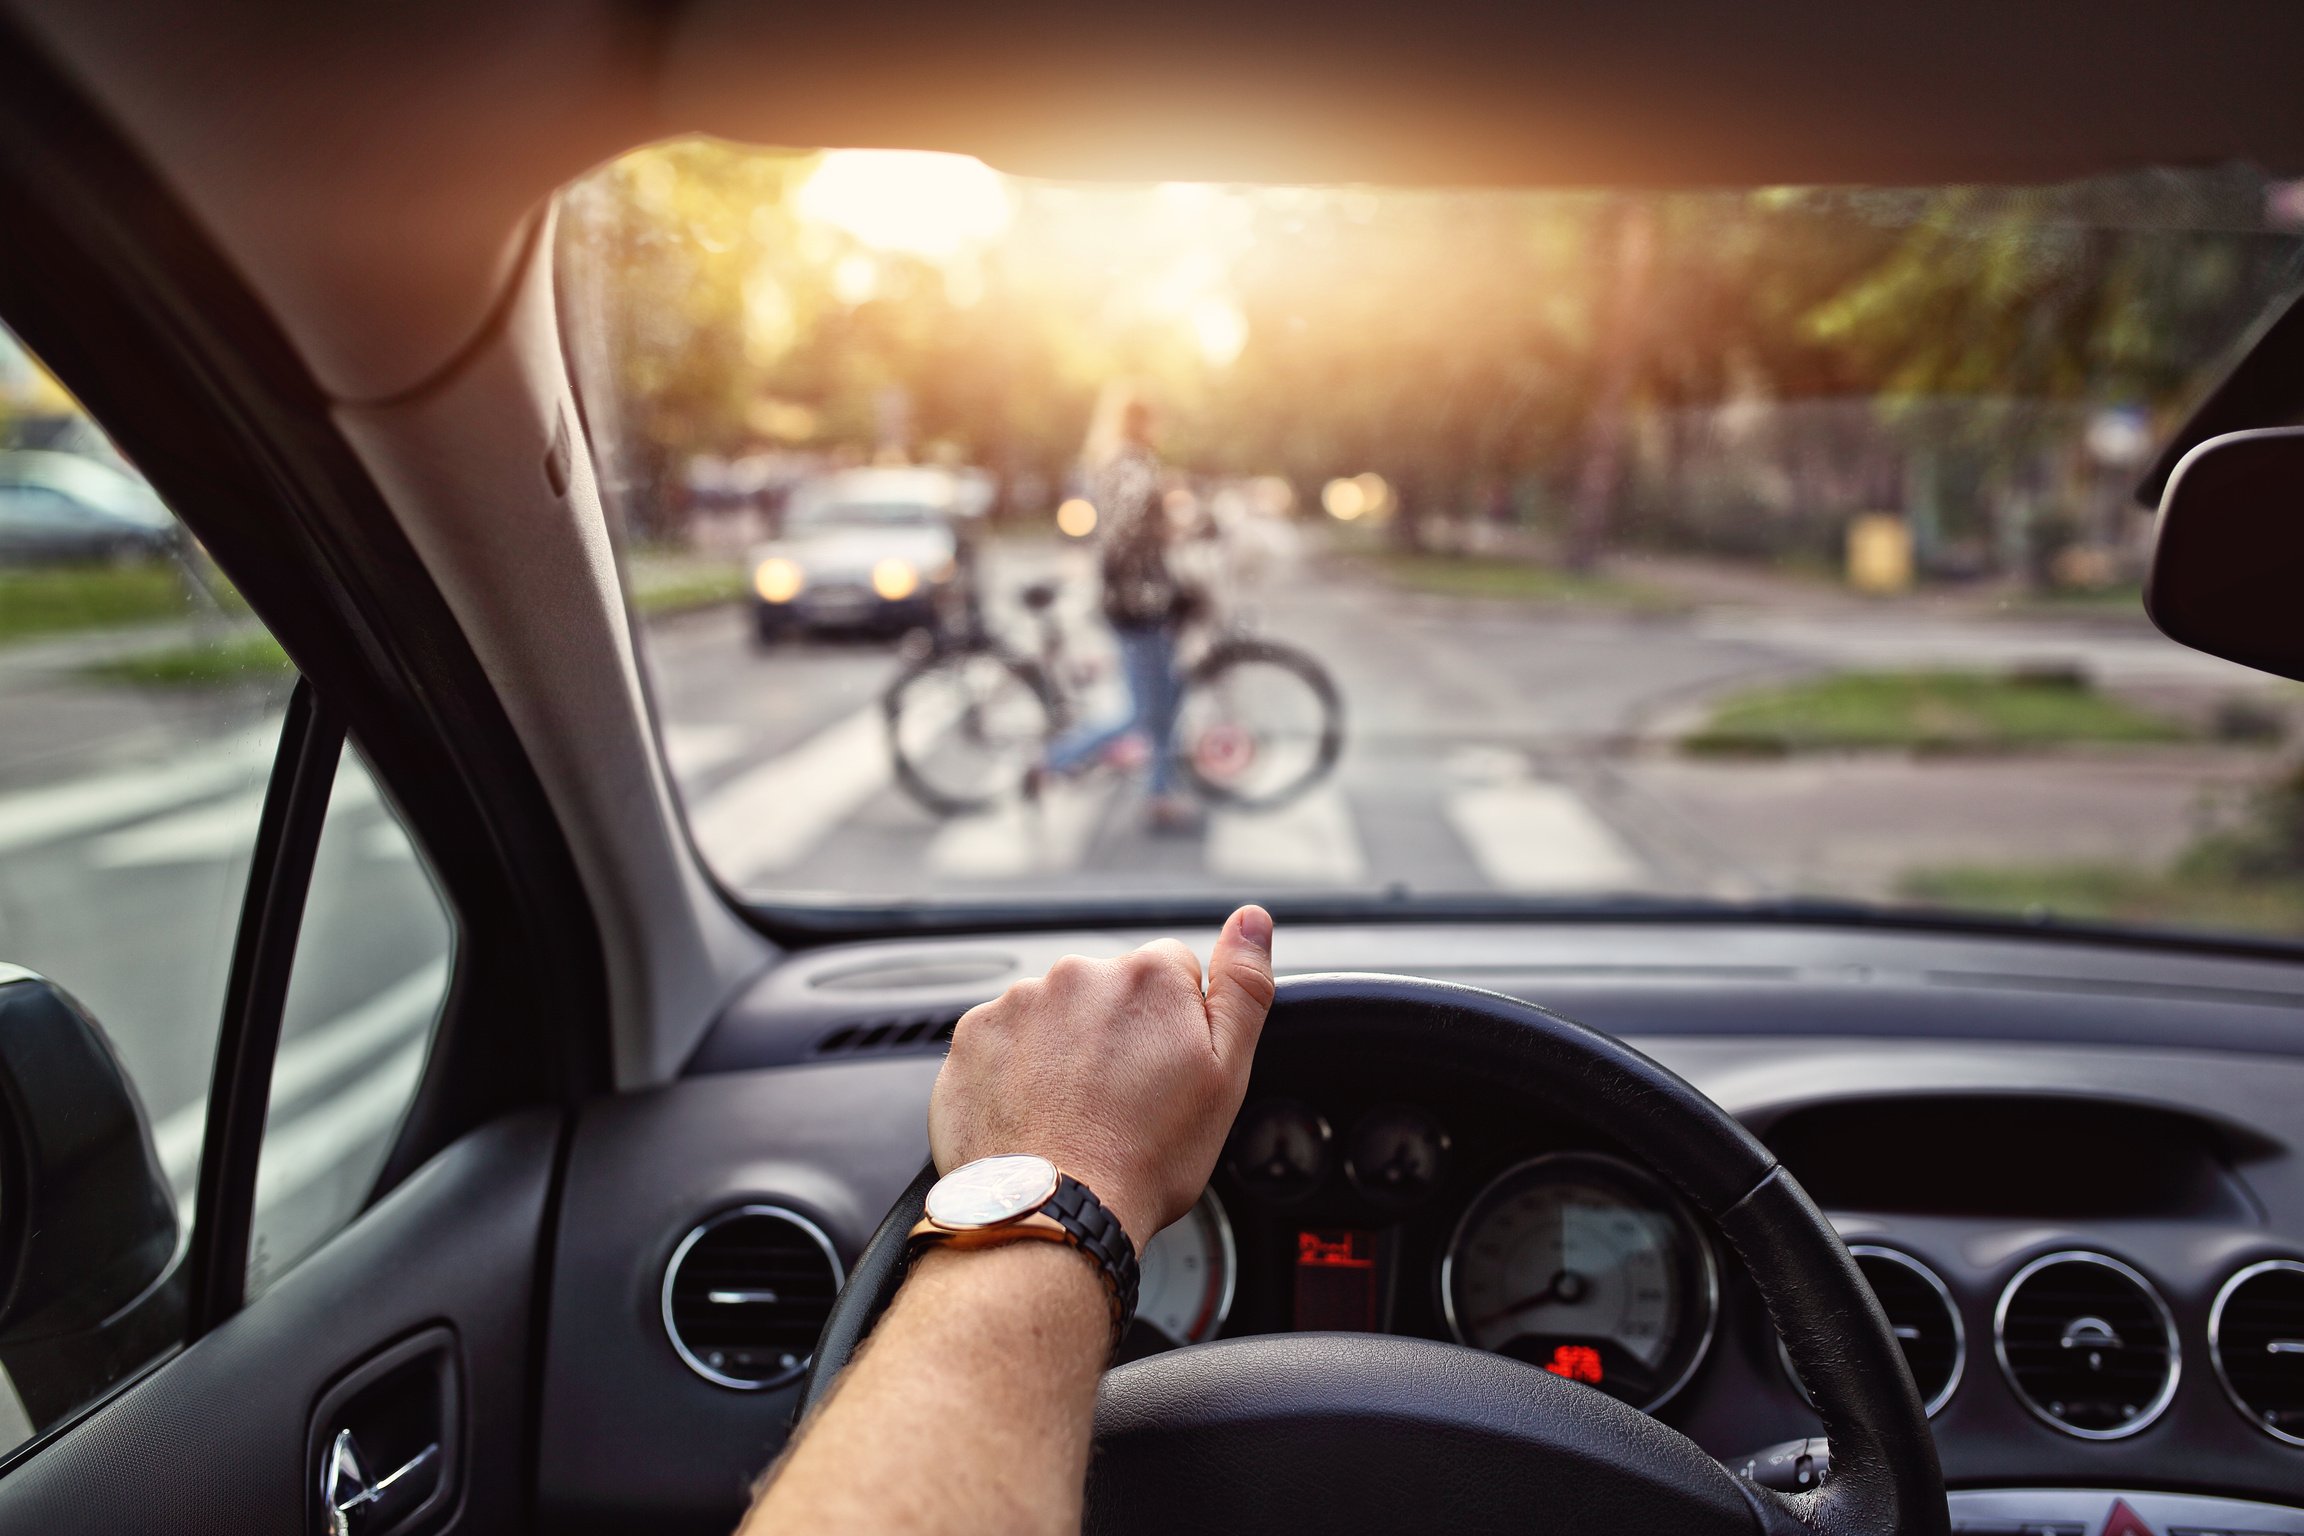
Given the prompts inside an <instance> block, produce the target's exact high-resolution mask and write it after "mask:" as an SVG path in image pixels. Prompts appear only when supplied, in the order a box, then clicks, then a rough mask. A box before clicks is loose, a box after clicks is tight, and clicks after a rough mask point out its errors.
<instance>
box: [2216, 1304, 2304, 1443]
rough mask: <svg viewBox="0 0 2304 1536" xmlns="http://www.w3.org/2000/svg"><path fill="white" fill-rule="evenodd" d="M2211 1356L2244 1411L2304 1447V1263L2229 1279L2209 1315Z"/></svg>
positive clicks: (2282, 1437) (2260, 1425) (2271, 1432)
mask: <svg viewBox="0 0 2304 1536" xmlns="http://www.w3.org/2000/svg"><path fill="white" fill-rule="evenodd" d="M2208 1352H2209V1355H2210V1357H2211V1358H2213V1359H2214V1360H2215V1362H2216V1374H2217V1375H2218V1376H2219V1377H2221V1378H2223V1382H2224V1390H2225V1391H2226V1392H2228V1393H2230V1394H2231V1397H2232V1401H2233V1402H2234V1403H2236V1404H2238V1405H2239V1408H2240V1411H2241V1412H2242V1413H2244V1414H2246V1415H2248V1417H2249V1418H2251V1419H2253V1420H2255V1422H2256V1425H2257V1427H2258V1428H2260V1429H2262V1430H2264V1431H2265V1433H2267V1434H2269V1435H2271V1436H2272V1437H2273V1438H2275V1439H2279V1440H2285V1441H2287V1442H2288V1443H2289V1444H2290V1445H2304V1264H2300V1263H2298V1262H2297V1261H2296V1260H2294V1259H2267V1260H2265V1261H2264V1262H2263V1263H2261V1264H2251V1265H2249V1266H2248V1267H2247V1268H2246V1269H2243V1270H2242V1271H2240V1273H2238V1274H2236V1275H2234V1276H2233V1277H2232V1278H2231V1279H2229V1280H2227V1281H2225V1282H2224V1289H2223V1290H2221V1291H2219V1292H2217V1294H2216V1308H2215V1310H2214V1311H2212V1312H2210V1313H2209V1314H2208Z"/></svg>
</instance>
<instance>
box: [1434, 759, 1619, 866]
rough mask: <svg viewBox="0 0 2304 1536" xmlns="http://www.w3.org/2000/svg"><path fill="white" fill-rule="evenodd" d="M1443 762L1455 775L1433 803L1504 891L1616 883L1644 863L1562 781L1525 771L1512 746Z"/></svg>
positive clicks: (1477, 860) (1523, 763) (1524, 766)
mask: <svg viewBox="0 0 2304 1536" xmlns="http://www.w3.org/2000/svg"><path fill="white" fill-rule="evenodd" d="M1448 767H1449V769H1450V771H1451V773H1452V775H1453V776H1454V777H1456V778H1457V779H1459V780H1470V781H1472V782H1470V783H1467V784H1465V785H1464V787H1462V788H1459V789H1456V790H1454V791H1452V792H1451V793H1450V794H1449V795H1448V797H1447V799H1446V800H1445V801H1444V802H1443V803H1442V806H1441V809H1442V812H1443V814H1444V815H1446V817H1447V819H1448V824H1449V826H1451V827H1453V828H1454V829H1455V831H1456V835H1457V836H1458V837H1459V838H1461V839H1463V842H1464V847H1465V849H1466V851H1468V852H1469V853H1470V854H1471V855H1472V860H1473V862H1474V863H1476V864H1478V865H1479V866H1480V872H1481V873H1482V874H1483V875H1485V876H1487V877H1488V882H1489V883H1490V884H1491V885H1494V886H1496V887H1497V888H1498V889H1500V890H1507V891H1620V890H1625V889H1627V888H1634V887H1638V886H1639V885H1641V884H1642V883H1643V882H1644V879H1645V876H1646V873H1647V871H1646V867H1645V866H1644V865H1643V864H1642V863H1641V861H1640V859H1639V857H1638V855H1636V854H1634V853H1633V852H1632V850H1631V849H1630V848H1628V847H1626V846H1625V844H1624V840H1623V839H1622V838H1620V837H1618V836H1617V835H1616V833H1615V832H1614V831H1613V830H1612V829H1611V828H1610V827H1609V826H1608V824H1607V823H1606V822H1605V821H1602V820H1601V819H1600V817H1599V816H1598V815H1596V814H1594V812H1593V811H1592V809H1591V808H1590V807H1589V806H1587V805H1586V804H1585V803H1584V800H1583V797H1582V796H1580V795H1578V794H1577V793H1576V792H1575V791H1574V790H1572V789H1570V788H1568V787H1567V786H1566V785H1564V784H1556V783H1553V782H1552V781H1551V780H1548V779H1539V778H1535V777H1532V776H1531V775H1530V773H1529V770H1528V765H1527V762H1526V760H1525V759H1524V758H1522V757H1521V756H1520V755H1519V754H1518V753H1515V752H1508V751H1504V750H1502V749H1494V748H1473V749H1469V750H1467V751H1465V752H1461V753H1458V754H1457V755H1456V756H1455V757H1454V758H1452V759H1451V760H1450V762H1449V764H1448Z"/></svg>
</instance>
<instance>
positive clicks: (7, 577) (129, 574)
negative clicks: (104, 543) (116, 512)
mask: <svg viewBox="0 0 2304 1536" xmlns="http://www.w3.org/2000/svg"><path fill="white" fill-rule="evenodd" d="M193 601H194V600H193V596H192V594H191V593H190V592H189V591H188V589H187V587H186V584H185V579H184V576H183V573H182V572H181V571H180V570H179V569H178V568H177V567H176V566H174V565H170V564H164V563H160V562H154V563H151V564H143V565H62V566H57V565H42V566H25V567H21V568H19V569H14V570H0V641H5V640H21V639H26V638H29V637H31V636H35V635H48V634H58V633H62V632H66V631H70V630H76V629H104V628H109V627H112V626H115V625H122V624H138V623H147V622H151V621H154V620H159V619H177V618H183V617H185V616H186V615H187V614H188V613H190V612H192V611H193Z"/></svg>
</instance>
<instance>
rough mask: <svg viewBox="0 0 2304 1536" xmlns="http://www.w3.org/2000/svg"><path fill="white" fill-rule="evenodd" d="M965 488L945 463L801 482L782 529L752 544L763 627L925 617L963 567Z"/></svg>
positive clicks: (879, 627)
mask: <svg viewBox="0 0 2304 1536" xmlns="http://www.w3.org/2000/svg"><path fill="white" fill-rule="evenodd" d="M964 489H965V486H964V484H963V481H962V479H961V477H959V476H957V475H954V474H952V473H950V472H948V471H945V470H941V469H850V470H841V471H839V472H837V473H834V474H830V475H825V476H823V477H821V478H819V479H815V480H811V481H809V482H807V483H806V484H804V485H802V486H800V487H799V488H798V489H797V490H795V491H794V492H793V493H792V498H791V500H790V501H789V502H788V503H786V505H785V508H784V515H783V519H782V526H781V527H780V528H779V529H778V532H777V536H776V537H775V538H773V539H770V540H768V541H767V542H766V543H764V544H761V545H759V546H757V547H756V548H754V550H753V551H752V555H751V567H752V621H753V626H754V631H755V633H756V634H757V635H758V637H759V638H760V639H761V640H762V641H763V642H773V641H776V640H779V639H782V638H784V637H786V636H788V635H791V634H794V633H796V632H798V631H801V630H817V631H829V630H843V631H849V632H859V631H861V632H880V633H898V632H901V631H904V630H908V629H913V628H917V627H918V626H920V625H922V624H925V623H927V622H928V621H929V620H930V619H931V618H933V617H934V615H935V611H936V603H937V600H938V598H939V597H940V596H941V594H942V593H943V591H944V590H945V588H946V587H947V585H948V584H949V583H950V582H951V581H952V580H953V578H954V577H955V576H957V575H958V574H959V559H960V539H959V534H958V532H957V529H956V526H955V523H956V520H957V519H958V518H960V517H963V516H965V515H966V513H965V511H964V510H963V508H964V497H963V492H964Z"/></svg>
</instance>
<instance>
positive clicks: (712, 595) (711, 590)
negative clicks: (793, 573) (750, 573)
mask: <svg viewBox="0 0 2304 1536" xmlns="http://www.w3.org/2000/svg"><path fill="white" fill-rule="evenodd" d="M745 586H746V583H745V575H744V568H743V566H741V565H739V564H737V563H735V562H733V561H718V560H713V561H704V560H695V559H681V558H676V557H665V556H660V555H648V554H639V555H635V556H634V557H633V559H632V606H633V608H634V609H635V610H637V611H638V612H640V613H641V614H644V615H646V614H659V613H678V612H680V611H682V610H683V609H688V608H709V607H711V606H712V605H713V604H715V603H728V602H734V601H735V600H736V599H737V598H740V597H742V596H743V595H744V592H745Z"/></svg>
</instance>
